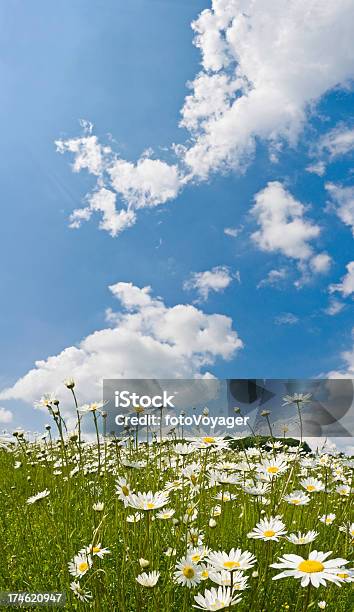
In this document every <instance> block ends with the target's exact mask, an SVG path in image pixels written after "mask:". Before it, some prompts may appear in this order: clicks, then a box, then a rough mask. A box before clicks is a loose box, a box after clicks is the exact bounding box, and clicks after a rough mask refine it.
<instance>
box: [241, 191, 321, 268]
mask: <svg viewBox="0 0 354 612" xmlns="http://www.w3.org/2000/svg"><path fill="white" fill-rule="evenodd" d="M254 199H255V205H254V206H253V208H252V210H251V212H252V215H253V216H254V217H255V219H256V221H257V223H258V225H259V226H260V229H259V230H257V231H256V232H254V233H253V234H252V239H253V240H254V242H255V243H256V244H257V246H258V247H259V248H260V249H261V250H262V251H268V252H279V253H282V254H283V255H285V256H286V257H290V258H293V259H298V260H300V261H303V260H306V259H309V258H310V257H311V256H312V255H313V249H312V246H311V245H310V244H309V243H310V241H311V240H313V239H314V238H317V237H318V236H319V234H320V231H321V229H320V227H319V226H318V225H315V224H313V223H312V221H310V220H308V219H306V218H305V217H304V215H305V210H306V209H305V206H304V205H303V204H301V202H299V201H298V200H295V198H294V197H293V196H292V195H291V194H290V193H289V192H288V191H287V190H286V189H285V188H284V186H283V185H282V184H281V183H279V182H278V181H273V182H269V183H268V184H267V186H266V187H265V188H264V189H262V191H259V192H258V193H257V194H256V195H255V198H254Z"/></svg>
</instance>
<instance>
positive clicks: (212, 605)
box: [193, 586, 241, 610]
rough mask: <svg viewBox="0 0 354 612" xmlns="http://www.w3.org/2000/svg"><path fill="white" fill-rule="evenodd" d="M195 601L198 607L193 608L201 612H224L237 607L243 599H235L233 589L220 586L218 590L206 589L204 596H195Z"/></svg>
mask: <svg viewBox="0 0 354 612" xmlns="http://www.w3.org/2000/svg"><path fill="white" fill-rule="evenodd" d="M194 599H195V601H196V603H197V604H198V605H197V606H196V605H194V606H193V607H194V608H198V609H199V610H223V609H224V608H228V607H229V606H233V605H235V604H236V603H238V602H239V601H240V599H241V598H240V597H233V595H232V593H231V589H229V588H227V587H222V586H220V587H219V588H218V589H215V588H214V587H212V588H211V589H210V590H209V589H206V590H205V591H204V595H201V594H199V595H195V596H194Z"/></svg>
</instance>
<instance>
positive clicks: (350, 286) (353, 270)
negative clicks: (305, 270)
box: [329, 261, 354, 297]
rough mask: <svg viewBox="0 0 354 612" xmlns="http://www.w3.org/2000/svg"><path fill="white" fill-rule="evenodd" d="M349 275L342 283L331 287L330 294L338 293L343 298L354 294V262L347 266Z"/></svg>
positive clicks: (347, 274) (346, 275) (345, 276)
mask: <svg viewBox="0 0 354 612" xmlns="http://www.w3.org/2000/svg"><path fill="white" fill-rule="evenodd" d="M346 269H347V273H346V274H345V275H344V276H343V278H342V279H341V282H340V283H336V284H333V285H330V286H329V292H330V293H335V292H336V291H338V292H339V293H341V294H342V296H343V297H348V296H349V295H351V294H352V293H354V261H350V262H349V263H348V264H347V265H346Z"/></svg>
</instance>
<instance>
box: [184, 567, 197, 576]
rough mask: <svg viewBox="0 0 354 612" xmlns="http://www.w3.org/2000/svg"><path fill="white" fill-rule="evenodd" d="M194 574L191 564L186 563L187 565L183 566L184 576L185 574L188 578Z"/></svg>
mask: <svg viewBox="0 0 354 612" xmlns="http://www.w3.org/2000/svg"><path fill="white" fill-rule="evenodd" d="M194 575H195V571H194V569H193V568H192V566H191V565H186V567H184V568H183V576H185V577H186V578H189V579H191V578H193V576H194Z"/></svg>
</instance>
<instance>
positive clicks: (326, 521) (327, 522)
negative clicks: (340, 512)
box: [320, 514, 336, 525]
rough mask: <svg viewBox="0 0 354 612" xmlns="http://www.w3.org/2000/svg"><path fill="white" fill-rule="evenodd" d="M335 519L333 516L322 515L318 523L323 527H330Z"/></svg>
mask: <svg viewBox="0 0 354 612" xmlns="http://www.w3.org/2000/svg"><path fill="white" fill-rule="evenodd" d="M335 518H336V515H335V514H324V515H323V516H321V518H320V521H321V523H324V524H325V525H332V523H333V521H334V519H335Z"/></svg>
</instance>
